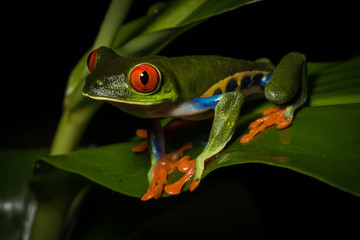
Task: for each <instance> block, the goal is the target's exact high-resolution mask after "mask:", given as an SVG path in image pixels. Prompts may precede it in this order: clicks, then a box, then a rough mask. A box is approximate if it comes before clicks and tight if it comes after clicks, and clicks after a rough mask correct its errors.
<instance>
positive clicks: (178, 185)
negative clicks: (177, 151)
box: [164, 156, 195, 195]
mask: <svg viewBox="0 0 360 240" xmlns="http://www.w3.org/2000/svg"><path fill="white" fill-rule="evenodd" d="M186 157H188V156H186ZM184 158H185V157H184ZM184 158H182V159H181V160H183V159H184ZM186 159H190V157H188V158H186ZM181 160H180V161H181ZM180 161H179V162H180ZM182 165H185V163H184V160H183V163H182ZM186 165H187V166H186V168H183V169H186V172H185V174H184V176H182V178H180V179H179V180H178V181H176V182H175V183H173V184H169V185H166V186H165V188H164V189H165V191H166V192H167V193H168V194H170V195H175V194H179V193H180V192H181V189H182V188H183V186H184V184H185V183H187V182H188V181H189V180H190V179H191V177H192V176H193V175H194V173H195V159H193V160H190V161H188V160H187V163H186Z"/></svg>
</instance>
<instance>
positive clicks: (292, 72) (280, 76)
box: [265, 52, 306, 104]
mask: <svg viewBox="0 0 360 240" xmlns="http://www.w3.org/2000/svg"><path fill="white" fill-rule="evenodd" d="M304 67H306V60H305V56H304V55H303V54H300V53H296V52H291V53H289V54H287V55H285V56H284V57H283V58H282V59H281V60H280V62H279V64H278V65H277V66H276V68H275V70H274V73H273V77H272V79H271V81H270V82H269V83H268V84H267V85H266V86H265V97H266V99H268V100H269V101H272V102H274V103H276V104H283V103H286V102H288V101H290V100H291V99H292V98H293V97H294V96H295V95H296V93H297V92H298V90H299V88H300V83H301V82H302V75H303V71H304Z"/></svg>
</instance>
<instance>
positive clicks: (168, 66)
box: [157, 55, 273, 100]
mask: <svg viewBox="0 0 360 240" xmlns="http://www.w3.org/2000/svg"><path fill="white" fill-rule="evenodd" d="M157 67H158V68H159V70H160V72H161V74H162V75H163V76H162V77H163V78H164V79H166V80H171V81H172V84H173V86H174V88H176V89H175V90H176V91H177V93H178V96H179V97H180V98H181V99H182V100H190V99H193V98H194V97H199V96H201V95H203V94H204V93H205V92H206V91H207V90H208V89H210V88H211V87H212V86H213V85H215V84H217V83H218V82H220V81H221V80H223V79H225V78H226V77H228V76H231V75H234V74H235V73H239V72H244V71H254V70H257V71H269V72H271V71H273V65H272V64H271V63H266V62H251V61H246V60H241V59H232V58H226V57H220V56H213V55H209V56H186V57H174V58H168V60H167V61H166V62H161V63H160V62H159V63H158V64H157ZM166 80H165V81H166Z"/></svg>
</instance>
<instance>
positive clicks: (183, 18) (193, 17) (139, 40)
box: [115, 0, 257, 56]
mask: <svg viewBox="0 0 360 240" xmlns="http://www.w3.org/2000/svg"><path fill="white" fill-rule="evenodd" d="M253 2H257V1H254V0H225V1H217V0H200V1H192V0H185V1H184V0H182V1H173V2H172V3H171V4H168V5H167V6H162V8H161V11H160V13H159V14H157V16H154V15H151V16H147V17H146V18H144V19H139V20H137V21H134V22H132V23H129V24H128V25H124V26H123V29H120V30H119V31H121V33H122V34H121V35H124V36H125V35H126V34H129V33H130V34H133V33H134V32H138V33H139V34H138V36H134V37H133V38H132V39H131V40H129V41H128V42H126V43H124V42H125V41H123V40H121V41H120V40H116V41H115V42H116V43H115V45H116V46H118V45H119V44H118V43H117V41H119V42H121V43H124V45H122V46H121V47H120V48H116V51H117V52H118V53H119V54H120V55H122V56H144V55H151V54H155V53H157V52H159V51H160V50H161V49H162V48H164V47H165V46H166V45H167V44H168V43H170V42H171V41H172V40H174V39H175V38H176V37H178V36H179V35H180V34H182V33H183V32H185V31H187V30H189V29H190V28H193V27H194V26H196V25H198V24H199V23H201V22H202V21H204V20H206V19H208V18H210V17H213V16H216V15H218V14H221V13H225V12H228V11H231V10H234V9H236V8H239V7H241V6H244V5H246V4H250V3H253ZM146 20H148V21H147V22H146ZM130 24H131V27H130V26H129V25H130ZM142 24H144V25H145V24H147V25H146V27H144V26H143V25H142ZM140 29H141V30H143V29H144V31H143V32H141V31H139V30H140ZM119 35H120V34H118V35H117V36H119ZM123 38H126V37H123ZM123 38H121V39H123Z"/></svg>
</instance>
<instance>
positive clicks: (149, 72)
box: [130, 64, 160, 93]
mask: <svg viewBox="0 0 360 240" xmlns="http://www.w3.org/2000/svg"><path fill="white" fill-rule="evenodd" d="M159 80H160V77H159V73H158V71H157V70H156V68H155V67H153V66H151V65H149V64H140V65H137V66H136V67H134V68H133V70H132V71H131V73H130V82H131V85H132V87H133V88H134V89H135V90H136V91H138V92H142V93H148V92H151V91H153V90H154V89H156V87H157V85H158V83H159Z"/></svg>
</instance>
